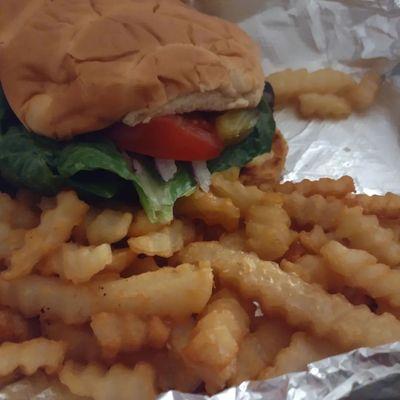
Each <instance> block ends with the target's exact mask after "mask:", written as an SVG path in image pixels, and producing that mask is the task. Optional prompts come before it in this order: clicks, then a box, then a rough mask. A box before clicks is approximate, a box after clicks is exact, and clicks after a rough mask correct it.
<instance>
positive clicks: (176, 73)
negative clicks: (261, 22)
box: [0, 0, 264, 139]
mask: <svg viewBox="0 0 400 400" xmlns="http://www.w3.org/2000/svg"><path fill="white" fill-rule="evenodd" d="M13 2H15V0H13ZM16 3H18V2H16ZM25 3H26V4H28V6H27V7H28V8H29V10H28V11H26V10H22V11H21V13H23V14H24V18H23V23H19V24H15V25H16V28H15V30H14V31H13V25H10V24H9V25H8V30H7V33H6V34H4V35H3V38H6V39H7V40H6V39H3V42H2V43H1V41H0V43H1V45H2V46H1V52H0V60H1V61H0V77H1V84H2V86H3V89H4V92H5V94H6V97H7V99H8V101H9V103H10V105H11V107H12V108H13V110H14V112H15V113H16V114H17V116H18V117H19V118H20V120H21V121H22V122H23V123H24V124H25V126H26V127H27V128H28V129H30V130H32V131H34V132H36V133H38V134H42V135H45V136H49V137H53V138H58V139H68V138H70V137H72V136H75V135H79V134H82V133H86V132H90V131H95V130H99V129H102V128H104V127H106V126H108V125H111V124H112V123H114V122H115V121H118V120H121V119H123V120H124V122H125V123H127V124H129V125H132V126H133V125H135V124H137V123H139V122H142V121H146V120H148V119H150V118H151V117H153V116H156V115H166V114H174V113H183V112H191V111H195V110H204V111H207V110H210V111H211V110H215V111H221V110H227V109H232V108H246V107H253V106H256V105H257V103H258V102H259V100H260V98H261V95H262V90H263V84H264V75H263V71H262V67H261V63H260V54H259V49H258V47H257V46H256V44H254V43H253V42H252V40H251V39H250V38H249V37H248V36H247V35H246V33H244V32H243V31H242V30H240V28H238V27H237V26H235V25H233V24H231V23H229V22H226V21H223V20H221V19H218V18H215V17H212V16H208V15H204V14H201V13H199V12H198V11H196V10H194V9H192V8H190V7H188V6H186V5H185V4H183V3H182V2H180V1H177V0H159V1H156V0H90V1H88V0H52V1H51V0H31V1H30V2H26V1H25ZM14 4H15V3H14ZM0 37H1V35H0Z"/></svg>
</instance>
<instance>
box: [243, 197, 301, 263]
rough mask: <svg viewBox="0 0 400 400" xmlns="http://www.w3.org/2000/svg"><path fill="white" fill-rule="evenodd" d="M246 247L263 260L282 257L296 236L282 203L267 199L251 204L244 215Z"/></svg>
mask: <svg viewBox="0 0 400 400" xmlns="http://www.w3.org/2000/svg"><path fill="white" fill-rule="evenodd" d="M245 224H246V235H247V237H248V239H247V247H248V248H249V249H250V250H253V251H254V252H256V254H258V256H259V257H260V258H262V259H264V260H276V259H278V258H280V257H282V256H283V255H284V254H285V253H286V252H287V251H288V249H289V247H290V245H291V244H292V242H293V241H294V240H295V238H296V233H295V232H293V231H292V230H291V229H290V218H289V216H288V215H287V213H286V211H285V210H284V209H283V207H282V205H281V204H279V203H277V202H273V201H268V202H266V203H264V204H262V205H258V206H252V207H250V209H249V210H248V211H247V212H246V216H245Z"/></svg>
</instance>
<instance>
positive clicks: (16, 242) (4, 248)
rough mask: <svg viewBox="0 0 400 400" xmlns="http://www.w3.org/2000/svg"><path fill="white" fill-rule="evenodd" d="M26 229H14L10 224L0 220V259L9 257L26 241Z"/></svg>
mask: <svg viewBox="0 0 400 400" xmlns="http://www.w3.org/2000/svg"><path fill="white" fill-rule="evenodd" d="M25 233H26V230H25V229H13V228H11V227H10V225H8V224H6V223H4V222H0V261H1V260H4V259H8V258H10V257H11V255H12V254H13V253H14V252H15V251H16V250H18V249H20V248H21V247H22V246H23V244H24V242H25Z"/></svg>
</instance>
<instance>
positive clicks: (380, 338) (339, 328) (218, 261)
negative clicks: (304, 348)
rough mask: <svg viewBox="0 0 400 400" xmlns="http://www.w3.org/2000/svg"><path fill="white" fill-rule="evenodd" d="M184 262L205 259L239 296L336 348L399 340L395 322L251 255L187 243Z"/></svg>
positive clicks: (398, 326)
mask: <svg viewBox="0 0 400 400" xmlns="http://www.w3.org/2000/svg"><path fill="white" fill-rule="evenodd" d="M181 259H182V260H185V261H191V262H196V261H209V262H211V264H212V267H213V271H214V273H215V274H216V276H217V277H218V279H219V281H220V282H221V283H222V284H227V285H229V286H234V287H236V288H237V290H239V292H240V294H241V296H242V297H244V298H246V299H252V300H253V301H254V300H255V301H258V302H259V304H260V306H261V308H262V310H263V311H264V313H266V314H274V315H279V316H281V317H283V318H285V320H286V321H287V322H288V323H289V324H290V325H292V326H295V327H305V326H306V327H308V329H309V330H310V331H311V332H312V333H313V334H314V335H316V336H318V337H324V338H327V339H329V340H331V341H332V342H333V343H336V344H337V345H338V346H339V347H340V348H341V349H342V350H347V349H354V348H357V347H363V346H365V347H373V346H378V345H381V344H386V343H391V342H394V341H396V340H399V339H400V321H398V320H396V319H395V318H394V317H393V316H391V315H389V314H384V315H380V316H377V315H375V314H373V313H372V312H371V311H370V310H369V308H368V307H366V306H354V305H352V304H351V303H349V302H348V301H347V300H346V299H345V298H344V297H342V296H341V295H330V294H328V293H327V292H325V291H324V290H323V289H321V288H319V287H318V286H316V285H310V284H309V283H306V282H304V281H303V280H302V279H300V278H299V277H297V276H296V275H295V274H288V273H286V272H284V271H282V270H281V269H280V268H279V267H278V266H277V265H276V264H274V263H272V262H268V261H261V260H260V259H258V258H257V257H256V256H254V255H251V254H247V253H243V252H239V251H234V250H229V249H226V248H224V247H222V246H221V245H220V244H218V243H216V242H203V243H201V242H198V243H192V244H190V245H189V246H187V247H186V249H185V250H184V251H183V252H182V253H181Z"/></svg>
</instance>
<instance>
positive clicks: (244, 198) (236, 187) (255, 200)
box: [211, 173, 265, 212]
mask: <svg viewBox="0 0 400 400" xmlns="http://www.w3.org/2000/svg"><path fill="white" fill-rule="evenodd" d="M211 190H212V192H213V193H215V194H216V195H217V196H220V197H226V198H228V199H231V200H232V202H233V204H234V205H235V206H236V207H238V208H239V209H240V211H241V212H245V211H246V210H248V208H249V207H251V206H252V205H255V204H259V203H260V202H261V201H262V200H263V199H264V198H265V193H264V192H263V191H261V190H260V189H258V187H257V186H244V185H243V184H242V183H241V182H240V181H230V180H228V179H225V178H224V177H223V175H222V174H221V173H216V174H213V176H212V180H211Z"/></svg>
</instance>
